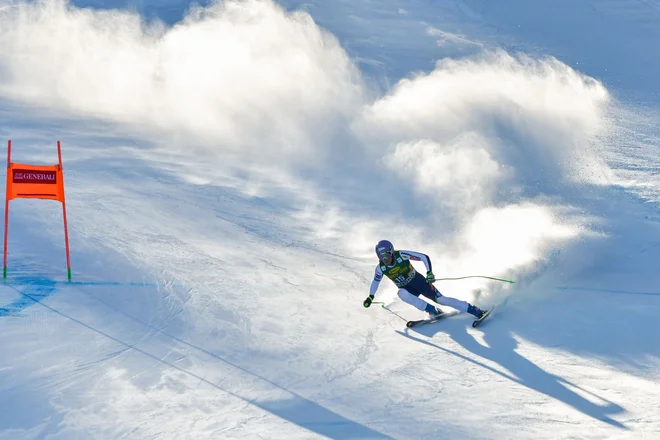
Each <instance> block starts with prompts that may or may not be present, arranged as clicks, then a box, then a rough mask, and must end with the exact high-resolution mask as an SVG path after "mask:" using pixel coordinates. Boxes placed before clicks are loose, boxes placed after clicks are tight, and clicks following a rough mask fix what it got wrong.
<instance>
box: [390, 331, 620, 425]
mask: <svg viewBox="0 0 660 440" xmlns="http://www.w3.org/2000/svg"><path fill="white" fill-rule="evenodd" d="M445 324H449V325H429V326H426V327H420V328H419V329H415V331H412V330H406V331H405V332H402V331H397V333H399V334H400V335H402V336H405V337H407V338H410V339H413V340H415V341H418V342H421V343H423V344H426V345H429V346H432V347H435V348H437V349H440V350H442V351H444V352H446V353H449V354H452V355H454V356H457V357H460V358H462V359H464V360H466V361H468V362H471V363H474V364H477V365H479V366H481V367H483V368H485V369H488V370H490V371H492V372H494V373H497V374H499V375H501V376H503V377H506V378H507V379H509V380H511V381H513V382H517V383H519V384H521V385H523V386H526V387H527V388H530V389H532V390H535V391H538V392H540V393H543V394H545V395H546V396H548V397H552V398H554V399H557V400H559V401H561V402H564V403H565V404H567V405H569V406H571V407H573V408H575V409H576V410H577V411H580V412H581V413H583V414H585V415H587V416H589V417H592V418H594V419H596V420H600V421H603V422H605V423H608V424H610V425H612V426H616V427H618V428H621V429H625V430H627V429H628V428H627V427H626V426H625V425H624V424H622V423H620V422H618V421H616V420H614V419H612V418H611V415H613V414H619V413H622V412H624V411H625V410H624V408H622V407H621V406H620V405H618V404H616V403H614V402H612V401H609V400H607V399H605V398H603V397H600V396H598V395H596V394H594V393H592V392H590V391H587V390H585V389H583V388H581V387H580V386H578V385H576V384H574V383H572V382H570V381H569V380H567V379H564V378H563V377H561V376H558V375H556V374H552V373H549V372H547V371H545V370H543V369H542V368H541V367H539V366H538V365H536V364H534V363H533V362H531V361H530V360H529V359H527V358H525V357H523V356H521V355H520V354H519V353H518V352H517V351H516V349H517V348H518V341H516V339H515V338H514V337H513V334H512V333H511V332H510V331H509V330H506V329H505V328H504V327H503V326H497V325H493V324H495V323H484V324H487V325H489V327H488V330H487V331H484V341H485V342H486V344H487V345H488V346H487V347H486V346H483V345H481V344H480V343H479V342H477V341H476V340H475V339H474V337H473V336H472V335H470V334H469V333H468V327H466V325H465V321H462V322H451V323H449V322H446V323H445ZM468 325H469V323H468ZM415 333H417V334H420V335H424V336H427V337H429V338H431V337H433V335H435V334H436V333H445V334H447V335H449V336H450V337H451V338H452V339H453V340H454V341H455V342H456V343H458V344H460V345H461V346H462V347H463V348H464V349H465V350H467V351H469V352H470V353H472V354H473V355H475V356H478V357H481V358H483V359H488V360H490V361H492V362H495V363H497V364H499V365H500V366H501V367H502V368H504V369H506V370H507V371H508V372H509V373H510V374H509V373H506V372H502V371H499V370H497V369H495V368H492V367H490V366H488V365H486V364H484V363H482V362H479V361H478V360H475V359H474V358H473V357H470V356H466V355H463V354H460V353H457V352H455V351H453V350H450V349H447V348H444V347H441V346H439V345H436V344H434V343H433V342H431V341H427V340H425V339H422V338H420V337H418V336H416V335H415ZM571 388H573V389H577V390H580V391H581V393H582V394H587V395H589V396H590V398H591V400H589V399H586V398H585V397H583V396H581V395H580V394H578V393H577V392H576V391H573V390H572V389H571ZM592 400H594V401H600V403H594V402H592Z"/></svg>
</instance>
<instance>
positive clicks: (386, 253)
mask: <svg viewBox="0 0 660 440" xmlns="http://www.w3.org/2000/svg"><path fill="white" fill-rule="evenodd" d="M393 254H394V253H393V252H392V251H388V250H382V251H378V256H379V257H380V259H381V260H387V259H388V258H390V257H391V256H392V255H393Z"/></svg>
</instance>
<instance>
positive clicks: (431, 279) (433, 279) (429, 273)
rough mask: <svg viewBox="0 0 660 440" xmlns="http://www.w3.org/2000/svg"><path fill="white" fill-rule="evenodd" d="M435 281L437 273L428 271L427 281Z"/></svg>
mask: <svg viewBox="0 0 660 440" xmlns="http://www.w3.org/2000/svg"><path fill="white" fill-rule="evenodd" d="M434 282H435V275H433V272H431V271H430V270H429V271H428V272H426V283H427V284H431V283H434Z"/></svg>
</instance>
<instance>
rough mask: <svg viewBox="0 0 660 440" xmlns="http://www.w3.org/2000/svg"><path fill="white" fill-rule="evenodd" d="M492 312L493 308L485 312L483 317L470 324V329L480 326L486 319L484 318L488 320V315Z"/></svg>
mask: <svg viewBox="0 0 660 440" xmlns="http://www.w3.org/2000/svg"><path fill="white" fill-rule="evenodd" d="M493 310H495V307H491V308H490V310H486V312H485V313H484V316H482V317H481V318H479V319H475V320H474V322H473V323H472V327H474V328H477V327H479V325H480V324H481V323H482V322H484V319H486V318H488V317H489V316H490V314H491V313H492V312H493Z"/></svg>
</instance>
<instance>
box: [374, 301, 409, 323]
mask: <svg viewBox="0 0 660 440" xmlns="http://www.w3.org/2000/svg"><path fill="white" fill-rule="evenodd" d="M372 304H380V306H381V307H382V308H384V309H385V310H387V311H388V312H390V313H391V314H393V315H395V316H398V317H399V318H401V319H403V320H404V321H406V322H408V320H407V319H406V318H404V317H403V316H401V315H399V314H398V313H396V312H393V311H392V310H390V309H388V308H387V307H385V303H384V302H379V301H375V302H373V303H372Z"/></svg>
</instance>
